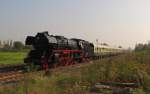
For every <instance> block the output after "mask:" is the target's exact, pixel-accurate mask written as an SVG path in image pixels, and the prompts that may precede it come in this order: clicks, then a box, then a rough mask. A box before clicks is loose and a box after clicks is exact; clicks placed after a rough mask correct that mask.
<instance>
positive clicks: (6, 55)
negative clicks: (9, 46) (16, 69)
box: [0, 52, 26, 65]
mask: <svg viewBox="0 0 150 94" xmlns="http://www.w3.org/2000/svg"><path fill="white" fill-rule="evenodd" d="M25 56H26V52H0V65H5V64H22V63H23V59H24V58H25Z"/></svg>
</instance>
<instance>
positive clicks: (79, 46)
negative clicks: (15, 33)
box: [24, 32, 94, 69]
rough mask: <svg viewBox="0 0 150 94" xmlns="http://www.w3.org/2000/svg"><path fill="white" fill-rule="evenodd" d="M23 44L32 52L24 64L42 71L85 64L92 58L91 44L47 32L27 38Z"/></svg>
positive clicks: (92, 47) (92, 48)
mask: <svg viewBox="0 0 150 94" xmlns="http://www.w3.org/2000/svg"><path fill="white" fill-rule="evenodd" d="M25 44H26V45H32V50H31V51H30V52H29V53H28V56H27V58H25V60H24V62H25V63H27V64H33V65H39V66H40V67H41V68H43V69H48V68H49V67H57V66H68V65H72V64H76V63H81V62H85V61H86V60H89V59H91V58H93V56H94V45H93V44H92V43H90V42H88V41H85V40H82V39H75V38H73V39H68V38H65V37H64V36H54V35H49V34H48V32H41V33H37V35H36V36H28V37H27V38H26V41H25Z"/></svg>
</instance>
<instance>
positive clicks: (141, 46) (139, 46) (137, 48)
mask: <svg viewBox="0 0 150 94" xmlns="http://www.w3.org/2000/svg"><path fill="white" fill-rule="evenodd" d="M143 50H150V42H148V43H145V44H143V43H139V44H137V45H136V46H135V51H143Z"/></svg>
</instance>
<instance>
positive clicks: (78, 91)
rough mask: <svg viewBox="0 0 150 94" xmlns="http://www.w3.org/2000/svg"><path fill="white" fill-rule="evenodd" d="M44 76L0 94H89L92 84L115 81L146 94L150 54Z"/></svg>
mask: <svg viewBox="0 0 150 94" xmlns="http://www.w3.org/2000/svg"><path fill="white" fill-rule="evenodd" d="M43 74H44V73H40V72H35V73H32V74H31V75H28V76H27V77H28V80H26V81H25V82H23V83H19V84H17V85H16V84H15V85H10V86H6V87H0V93H2V94H90V93H89V92H90V88H91V87H92V86H93V85H94V84H96V83H98V82H101V81H115V82H135V83H137V84H138V86H139V88H137V89H135V90H134V91H133V92H132V93H130V94H149V93H150V51H142V52H133V53H128V54H125V55H121V56H117V57H112V58H107V59H103V60H97V61H94V62H93V63H91V64H89V65H87V66H82V67H73V68H66V69H63V70H53V71H51V72H50V73H49V74H48V75H47V76H44V75H43ZM12 87H13V88H12ZM105 94H112V93H111V92H110V93H105ZM123 94H127V93H123Z"/></svg>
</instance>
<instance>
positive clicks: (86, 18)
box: [0, 0, 150, 48]
mask: <svg viewBox="0 0 150 94" xmlns="http://www.w3.org/2000/svg"><path fill="white" fill-rule="evenodd" d="M40 31H49V33H50V34H56V35H64V36H66V37H69V38H71V37H76V38H82V39H85V40H89V41H95V40H96V39H99V41H100V42H106V43H108V44H111V45H122V46H123V47H125V48H127V47H129V46H131V47H134V45H135V44H136V43H139V42H147V41H148V40H150V0H0V39H2V40H8V39H13V40H22V41H24V39H25V37H26V36H27V35H34V34H36V33H37V32H40Z"/></svg>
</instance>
